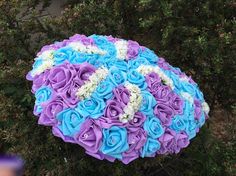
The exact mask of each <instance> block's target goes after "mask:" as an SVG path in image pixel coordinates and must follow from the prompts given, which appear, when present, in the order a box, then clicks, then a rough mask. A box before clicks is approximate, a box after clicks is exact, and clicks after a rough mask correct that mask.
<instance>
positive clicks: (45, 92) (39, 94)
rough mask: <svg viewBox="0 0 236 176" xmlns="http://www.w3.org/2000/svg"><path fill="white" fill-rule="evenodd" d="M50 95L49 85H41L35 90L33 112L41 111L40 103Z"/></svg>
mask: <svg viewBox="0 0 236 176" xmlns="http://www.w3.org/2000/svg"><path fill="white" fill-rule="evenodd" d="M51 96H52V91H51V89H50V88H49V87H41V88H39V89H38V90H37V91H36V92H35V98H36V100H35V112H36V114H37V113H40V112H42V107H41V103H43V102H46V101H48V100H49V99H50V98H51Z"/></svg>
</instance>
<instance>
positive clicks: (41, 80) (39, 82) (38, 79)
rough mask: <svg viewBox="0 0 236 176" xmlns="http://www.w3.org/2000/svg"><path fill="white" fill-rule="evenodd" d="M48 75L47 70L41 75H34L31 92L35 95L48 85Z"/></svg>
mask: <svg viewBox="0 0 236 176" xmlns="http://www.w3.org/2000/svg"><path fill="white" fill-rule="evenodd" d="M48 74H49V70H45V71H44V72H43V73H41V74H39V75H36V76H35V77H34V79H33V86H32V92H33V93H35V91H36V90H38V89H39V88H40V87H41V86H43V85H45V86H46V85H48V83H49V81H48Z"/></svg>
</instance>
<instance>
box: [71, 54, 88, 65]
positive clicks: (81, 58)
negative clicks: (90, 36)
mask: <svg viewBox="0 0 236 176" xmlns="http://www.w3.org/2000/svg"><path fill="white" fill-rule="evenodd" d="M73 56H74V57H70V58H69V62H70V63H72V64H82V63H84V62H86V61H87V59H88V58H89V57H88V54H87V53H80V52H76V51H74V55H73Z"/></svg>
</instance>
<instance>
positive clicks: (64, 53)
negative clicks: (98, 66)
mask: <svg viewBox="0 0 236 176" xmlns="http://www.w3.org/2000/svg"><path fill="white" fill-rule="evenodd" d="M76 57H77V54H76V52H75V51H74V50H73V49H72V48H70V47H63V48H60V49H58V50H56V51H55V53H54V56H53V58H54V62H55V64H56V65H59V64H62V63H63V62H65V61H66V60H68V61H71V60H74V59H75V58H76Z"/></svg>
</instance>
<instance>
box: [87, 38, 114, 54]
mask: <svg viewBox="0 0 236 176" xmlns="http://www.w3.org/2000/svg"><path fill="white" fill-rule="evenodd" d="M90 37H91V38H93V40H94V42H95V44H96V46H98V47H99V48H100V49H102V50H105V51H106V52H107V54H106V55H108V56H109V57H111V56H116V48H115V46H114V44H113V43H111V42H109V41H108V40H107V38H106V37H105V36H98V35H91V36H90Z"/></svg>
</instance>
